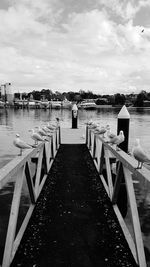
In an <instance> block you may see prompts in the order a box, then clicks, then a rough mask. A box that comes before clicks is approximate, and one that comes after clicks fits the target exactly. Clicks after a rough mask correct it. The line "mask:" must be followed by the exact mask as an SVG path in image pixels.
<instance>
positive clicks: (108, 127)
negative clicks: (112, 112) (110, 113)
mask: <svg viewBox="0 0 150 267" xmlns="http://www.w3.org/2000/svg"><path fill="white" fill-rule="evenodd" d="M106 127H107V137H108V138H109V141H111V139H112V138H114V137H115V136H116V134H114V133H112V132H111V129H110V126H109V125H107V126H106Z"/></svg>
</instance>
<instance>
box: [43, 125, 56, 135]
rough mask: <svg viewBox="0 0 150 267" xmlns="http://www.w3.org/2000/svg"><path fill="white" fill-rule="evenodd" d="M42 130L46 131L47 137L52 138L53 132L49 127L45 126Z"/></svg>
mask: <svg viewBox="0 0 150 267" xmlns="http://www.w3.org/2000/svg"><path fill="white" fill-rule="evenodd" d="M42 130H44V132H45V133H46V136H49V137H51V136H52V134H53V132H52V130H50V129H48V128H47V126H43V127H42Z"/></svg>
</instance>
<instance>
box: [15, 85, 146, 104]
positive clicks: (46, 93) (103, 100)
mask: <svg viewBox="0 0 150 267" xmlns="http://www.w3.org/2000/svg"><path fill="white" fill-rule="evenodd" d="M21 98H22V99H28V100H29V99H34V100H39V101H40V100H48V101H50V100H60V101H62V100H64V99H67V100H69V101H72V102H77V103H80V102H81V101H83V100H86V99H93V100H94V101H95V103H96V104H97V105H106V104H107V105H124V104H126V105H132V106H135V107H143V106H144V103H145V102H146V101H150V92H146V91H143V90H142V91H141V92H140V93H139V94H134V93H131V94H120V93H116V94H114V95H109V94H104V95H101V94H95V93H93V92H92V91H87V92H85V91H84V90H80V91H79V92H73V91H70V92H63V93H60V92H59V91H55V92H53V91H52V90H50V89H42V90H41V91H36V90H33V91H31V92H29V93H22V94H20V93H15V99H21Z"/></svg>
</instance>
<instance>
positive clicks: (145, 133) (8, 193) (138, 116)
mask: <svg viewBox="0 0 150 267" xmlns="http://www.w3.org/2000/svg"><path fill="white" fill-rule="evenodd" d="M119 111H120V110H119V109H116V108H109V109H106V108H104V109H98V110H94V111H85V110H79V112H78V125H79V126H84V125H85V122H87V121H88V120H90V119H92V120H93V121H95V122H98V123H100V125H103V126H105V125H106V124H109V125H110V126H111V129H112V132H115V133H116V131H117V115H118V113H119ZM128 111H129V113H130V135H129V150H131V148H132V146H133V142H134V140H135V138H139V139H140V142H141V145H142V146H143V148H144V149H145V150H146V151H147V153H148V154H149V155H150V109H144V110H143V109H134V108H130V109H128ZM56 117H59V118H60V122H61V126H62V127H69V128H71V123H72V122H71V119H72V113H71V110H65V109H64V110H38V109H36V110H32V109H31V110H26V109H25V110H22V109H18V110H13V109H7V110H5V109H0V168H2V167H3V166H4V165H6V164H7V163H8V162H9V161H10V160H12V159H13V158H14V157H15V156H17V154H18V149H17V148H16V147H14V145H13V140H14V138H15V135H16V133H19V134H20V136H21V138H22V139H23V140H25V141H27V142H28V143H31V144H33V140H32V139H31V137H30V133H29V131H28V130H29V129H32V128H34V127H35V126H39V125H43V124H46V123H47V122H55V120H56ZM149 184H150V183H148V182H147V181H139V183H137V184H135V190H136V197H137V202H138V208H139V213H140V218H141V227H142V232H143V237H144V243H145V247H146V251H147V255H148V257H149V260H150V256H149V255H150V224H149V222H150V185H149ZM24 188H26V186H24ZM12 191H13V182H10V183H8V184H7V186H6V187H5V188H4V189H2V190H0V205H1V207H2V208H1V214H2V216H1V217H0V239H1V240H2V241H3V240H4V238H5V232H6V231H5V230H6V225H7V222H8V218H7V214H8V211H9V204H8V203H10V201H11V198H12ZM21 203H22V207H23V211H21V212H22V216H23V215H24V214H25V213H26V210H27V208H28V204H29V198H28V194H27V192H26V189H24V193H23V194H22V199H21ZM2 250H3V242H1V244H0V258H1V254H2ZM149 266H150V265H149Z"/></svg>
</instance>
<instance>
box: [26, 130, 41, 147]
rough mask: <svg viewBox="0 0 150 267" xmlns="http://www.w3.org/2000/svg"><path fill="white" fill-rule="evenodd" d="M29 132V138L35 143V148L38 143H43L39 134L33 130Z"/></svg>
mask: <svg viewBox="0 0 150 267" xmlns="http://www.w3.org/2000/svg"><path fill="white" fill-rule="evenodd" d="M29 132H31V138H32V139H33V140H34V141H35V146H37V145H38V141H44V138H43V137H42V136H41V135H40V134H38V133H37V132H35V131H34V129H32V130H29Z"/></svg>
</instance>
